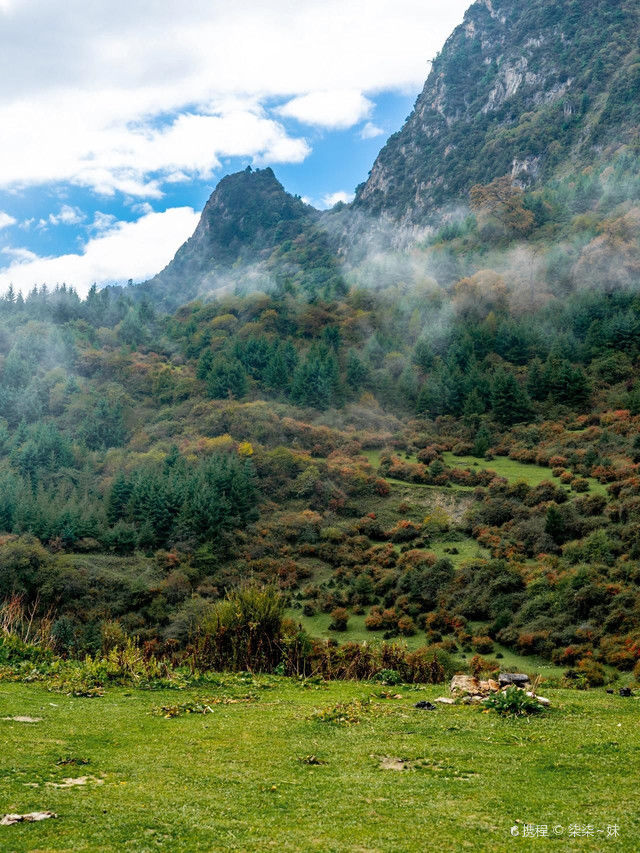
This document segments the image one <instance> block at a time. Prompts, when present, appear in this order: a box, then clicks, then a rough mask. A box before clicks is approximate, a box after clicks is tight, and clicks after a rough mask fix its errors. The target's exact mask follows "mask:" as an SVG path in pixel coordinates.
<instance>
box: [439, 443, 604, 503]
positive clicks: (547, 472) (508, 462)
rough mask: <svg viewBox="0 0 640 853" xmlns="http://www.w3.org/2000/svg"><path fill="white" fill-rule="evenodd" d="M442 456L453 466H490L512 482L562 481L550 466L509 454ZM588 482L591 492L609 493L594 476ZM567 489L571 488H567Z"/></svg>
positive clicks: (449, 454) (450, 454)
mask: <svg viewBox="0 0 640 853" xmlns="http://www.w3.org/2000/svg"><path fill="white" fill-rule="evenodd" d="M442 458H443V460H444V462H445V464H446V465H450V466H451V467H452V468H473V467H478V468H488V469H490V470H491V471H495V472H496V474H498V475H499V476H500V477H504V478H505V479H507V480H509V482H510V483H515V482H517V481H518V480H524V481H525V482H526V483H528V484H529V485H530V486H539V485H540V483H542V482H544V481H545V480H551V481H552V482H553V483H556V484H557V485H561V483H560V481H559V480H558V479H556V478H554V477H553V475H552V473H551V469H550V468H544V467H542V466H541V465H526V464H525V463H524V462H516V460H515V459H509V457H507V456H496V458H495V459H492V460H491V461H490V462H486V461H484V460H479V459H477V458H476V457H475V456H455V455H454V454H453V453H443V454H442ZM588 482H589V492H590V493H591V494H602V495H606V494H607V491H606V486H604V485H602V483H599V482H598V481H597V480H594V479H593V477H589V478H588ZM567 491H570V490H569V489H568V488H567Z"/></svg>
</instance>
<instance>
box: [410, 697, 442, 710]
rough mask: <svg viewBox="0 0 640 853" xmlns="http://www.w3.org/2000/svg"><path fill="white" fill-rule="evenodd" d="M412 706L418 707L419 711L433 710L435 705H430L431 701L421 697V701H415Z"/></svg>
mask: <svg viewBox="0 0 640 853" xmlns="http://www.w3.org/2000/svg"><path fill="white" fill-rule="evenodd" d="M413 707H414V708H418V709H419V710H420V711H435V710H436V706H435V705H432V704H431V702H427V700H426V699H423V700H422V701H421V702H416V704H415V705H414V706H413Z"/></svg>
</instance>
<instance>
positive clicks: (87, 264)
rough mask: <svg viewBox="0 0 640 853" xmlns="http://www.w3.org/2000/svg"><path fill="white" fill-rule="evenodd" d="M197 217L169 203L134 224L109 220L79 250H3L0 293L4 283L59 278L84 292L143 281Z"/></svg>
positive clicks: (23, 286)
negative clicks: (6, 260) (5, 262)
mask: <svg viewBox="0 0 640 853" xmlns="http://www.w3.org/2000/svg"><path fill="white" fill-rule="evenodd" d="M198 218H199V214H197V213H196V212H195V211H194V210H192V208H190V207H174V208H169V209H168V210H166V211H164V212H163V213H147V214H145V215H144V216H142V217H140V218H139V219H138V220H136V221H135V222H116V223H111V225H110V227H108V229H107V230H104V231H101V232H99V233H98V234H97V236H95V237H93V238H92V239H90V240H89V241H88V242H87V243H86V245H85V246H84V248H83V250H82V252H81V253H80V254H69V255H62V256H60V257H57V258H42V257H38V256H36V255H34V254H33V252H30V251H28V250H26V249H20V248H15V249H4V250H3V252H4V253H5V254H7V255H9V256H10V257H12V259H13V260H12V262H11V264H10V265H9V266H8V267H6V268H5V269H2V270H0V292H4V291H6V289H7V288H8V286H9V284H13V286H14V287H15V288H16V289H17V290H22V291H23V292H27V291H29V290H31V288H32V287H33V285H34V284H38V285H39V284H42V283H44V282H46V283H47V284H48V285H49V286H54V285H55V284H62V283H63V282H64V283H66V284H68V285H72V286H74V287H76V288H77V289H78V291H79V292H80V293H81V294H83V295H84V294H85V293H86V292H87V291H88V290H89V288H90V287H91V285H92V284H93V282H94V281H95V282H97V283H98V284H108V283H111V282H120V283H121V282H125V281H127V279H129V278H132V279H134V281H143V280H145V279H147V278H150V277H151V276H153V275H155V273H157V272H159V270H161V269H162V268H163V267H164V266H166V264H167V263H168V262H169V261H170V260H171V258H172V257H173V255H174V254H175V252H176V250H177V249H178V248H179V247H180V245H181V244H182V243H183V242H184V241H185V240H186V239H187V238H188V237H190V236H191V234H192V233H193V231H194V229H195V227H196V224H197V222H198Z"/></svg>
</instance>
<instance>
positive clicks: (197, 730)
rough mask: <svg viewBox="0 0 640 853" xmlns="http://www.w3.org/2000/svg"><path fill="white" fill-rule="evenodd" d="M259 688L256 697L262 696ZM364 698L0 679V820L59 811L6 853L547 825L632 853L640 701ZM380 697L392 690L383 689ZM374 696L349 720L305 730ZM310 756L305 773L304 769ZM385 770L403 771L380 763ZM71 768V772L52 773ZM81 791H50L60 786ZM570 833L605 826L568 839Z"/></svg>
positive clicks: (580, 842) (251, 843) (296, 846)
mask: <svg viewBox="0 0 640 853" xmlns="http://www.w3.org/2000/svg"><path fill="white" fill-rule="evenodd" d="M260 685H264V686H265V687H266V688H267V689H264V688H263V687H261V686H260ZM379 690H380V688H376V687H374V686H373V685H367V684H354V683H333V684H330V685H310V686H307V687H306V688H305V687H304V686H302V685H300V684H298V683H296V682H292V681H289V680H286V679H275V678H271V679H259V680H258V681H257V683H255V684H251V683H242V682H241V681H240V680H239V679H237V678H236V679H234V678H231V677H229V678H227V680H226V683H223V684H222V685H221V686H218V687H214V686H209V687H202V688H198V689H193V688H190V689H188V690H185V691H181V692H179V693H178V692H176V691H156V692H143V691H136V690H124V689H119V688H111V689H109V690H108V691H107V692H106V694H105V696H104V697H102V698H99V699H79V698H71V697H66V696H61V695H58V694H55V693H49V692H47V691H46V690H45V689H43V688H42V687H41V686H38V685H24V684H13V683H7V682H3V683H2V684H0V717H5V716H13V715H25V714H28V715H31V716H33V717H41V718H42V721H41V722H39V723H33V724H29V723H17V722H11V721H6V720H0V738H2V743H3V744H4V749H3V750H2V751H1V753H0V798H1V802H2V806H1V808H0V811H4V812H28V811H33V810H46V809H50V810H52V811H55V812H56V813H57V814H58V815H59V817H58V819H57V820H48V821H43V822H41V823H35V824H19V825H16V826H11V827H0V849H2V850H7V851H17V853H20V851H35V850H39V851H45V850H46V851H62V850H64V851H82V850H95V851H111V850H114V851H122V850H131V851H136V853H139V851H151V850H166V851H201V850H202V851H218V850H240V851H264V850H271V849H273V850H278V851H296V853H297V851H322V853H330V851H385V853H386V851H389V853H402V851H424V850H434V851H457V850H476V851H513V850H514V849H527V850H529V849H532V848H531V842H530V841H529V840H528V839H524V838H522V837H519V838H513V837H512V835H511V828H512V827H514V826H516V827H519V831H520V832H521V833H522V831H523V827H524V825H525V824H535V825H547V826H548V827H549V829H550V830H551V827H554V826H561V827H562V828H563V832H562V834H561V835H560V836H559V841H560V845H558V844H555V845H553V844H552V841H551V839H537V840H536V842H535V843H536V844H538V845H539V846H540V847H541V848H542V847H543V846H544V847H545V849H546V845H547V844H552V846H554V847H558V848H559V847H560V846H561V847H562V849H565V850H609V849H612V850H613V849H615V850H621V851H635V850H637V849H638V838H639V837H640V813H639V812H638V809H637V807H636V803H637V780H638V778H640V727H639V726H638V712H639V710H640V705H639V702H640V700H638V699H623V698H621V697H619V696H609V695H607V694H606V693H605V692H604V691H603V690H598V691H595V690H594V691H589V692H584V693H581V692H577V691H566V690H550V691H547V695H548V696H549V698H550V699H551V700H552V703H553V708H552V709H551V711H550V712H548V713H547V714H545V715H544V716H542V717H540V718H531V719H516V720H508V719H502V718H500V717H498V716H496V715H495V714H493V713H482V712H481V711H480V710H478V709H476V708H472V707H468V706H446V707H445V706H443V707H438V709H437V710H436V711H419V710H416V709H414V708H413V704H414V703H415V702H416V701H417V700H419V699H433V698H435V697H436V696H438V695H440V694H442V693H443V692H445V688H444V687H442V686H435V687H428V688H424V689H411V688H408V687H407V688H399V689H398V691H397V692H399V693H400V694H401V696H402V698H401V699H386V700H385V699H382V698H378V697H377V696H376V694H377V693H378V692H379ZM247 692H249V693H250V694H253V696H254V700H253V701H248V702H243V701H240V702H238V703H237V704H219V705H214V706H213V713H211V714H207V715H200V714H191V715H186V716H180V717H177V718H175V719H165V718H164V717H162V716H154V715H152V714H151V713H150V712H151V711H152V709H153V708H154V707H157V706H159V705H162V704H167V703H179V702H185V701H187V700H193V699H195V698H203V697H207V698H213V697H215V696H218V697H222V696H223V695H226V696H231V695H236V696H242V695H243V694H245V693H247ZM394 692H396V691H395V689H394ZM368 695H373V696H374V702H375V703H376V704H374V705H373V706H372V708H371V710H369V711H368V712H366V713H363V714H362V716H361V720H360V722H359V723H356V724H353V725H349V726H344V725H338V724H335V723H327V722H320V721H319V720H317V719H313V717H312V713H313V710H314V709H315V708H326V707H328V706H333V705H334V704H335V703H337V702H344V701H348V700H350V699H352V698H354V697H358V698H363V697H366V696H368ZM311 755H313V756H316V758H317V760H318V761H320V762H322V763H320V764H309V763H305V761H304V759H305V758H306V757H308V756H311ZM383 758H396V759H403V760H404V761H405V762H406V763H407V764H408V766H409V767H410V768H411V769H403V770H389V769H382V768H381V766H380V764H381V760H382V759H383ZM69 759H76V761H87V762H88V763H87V764H76V765H72V764H65V765H61V764H59V763H57V762H59V761H60V760H69ZM80 776H89V777H90V778H89V780H88V782H87V784H85V785H82V786H77V787H66V788H57V787H53V786H52V785H49V784H47V783H48V782H54V783H57V784H64V783H63V782H62V780H63V779H64V778H68V777H80ZM572 824H580V825H584V826H587V825H592V826H593V828H594V831H595V832H597V830H599V829H601V830H603V831H606V828H607V826H612V825H614V824H617V825H618V827H619V830H618V831H619V838H618V839H617V840H608V839H606V837H603V835H602V834H600V835H599V834H596V835H595V836H594V837H593V838H576V839H574V838H571V837H570V836H569V834H568V829H569V826H570V825H572Z"/></svg>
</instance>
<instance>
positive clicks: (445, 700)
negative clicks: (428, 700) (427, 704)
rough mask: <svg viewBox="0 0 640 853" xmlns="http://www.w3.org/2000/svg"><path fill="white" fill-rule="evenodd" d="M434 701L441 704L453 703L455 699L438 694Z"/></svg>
mask: <svg viewBox="0 0 640 853" xmlns="http://www.w3.org/2000/svg"><path fill="white" fill-rule="evenodd" d="M433 701H434V702H439V703H440V704H441V705H455V704H456V700H455V699H450V698H449V697H448V696H438V698H437V699H434V700H433Z"/></svg>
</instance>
